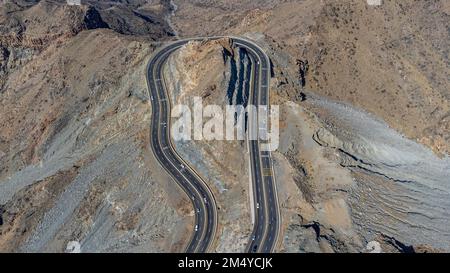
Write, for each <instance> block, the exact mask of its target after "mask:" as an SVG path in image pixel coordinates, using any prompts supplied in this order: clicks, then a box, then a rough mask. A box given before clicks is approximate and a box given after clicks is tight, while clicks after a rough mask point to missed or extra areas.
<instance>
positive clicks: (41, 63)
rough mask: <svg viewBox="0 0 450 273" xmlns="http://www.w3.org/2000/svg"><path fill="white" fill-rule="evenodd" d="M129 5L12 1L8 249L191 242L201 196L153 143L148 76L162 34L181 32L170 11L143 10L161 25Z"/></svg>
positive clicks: (4, 161)
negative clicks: (162, 163) (169, 21)
mask: <svg viewBox="0 0 450 273" xmlns="http://www.w3.org/2000/svg"><path fill="white" fill-rule="evenodd" d="M59 2H64V1H59ZM93 2H94V1H93ZM95 2H97V1H95ZM97 4H99V3H97ZM122 6H123V9H124V10H122ZM122 6H119V7H116V8H115V12H116V13H111V15H110V16H109V14H107V15H105V14H104V13H103V12H104V11H103V9H109V7H102V6H101V5H82V6H79V7H78V6H67V5H65V4H64V3H58V1H34V2H33V1H7V2H6V3H3V2H2V4H1V5H0V11H1V27H0V30H1V32H2V35H1V38H2V40H1V52H2V53H3V54H2V59H1V61H0V67H1V71H2V72H1V79H2V82H1V83H2V85H1V88H0V105H1V107H0V126H1V128H0V220H1V221H0V234H1V236H0V251H33V252H34V251H51V252H54V251H56V252H63V251H65V249H66V246H67V244H68V242H70V241H76V242H79V243H80V244H81V245H82V251H88V252H91V251H93V252H98V251H108V252H115V251H151V252H155V251H156V252H166V251H180V250H181V249H182V247H183V245H184V244H185V240H187V239H188V237H187V234H189V232H188V231H189V230H191V229H192V227H191V225H192V221H193V220H192V217H191V216H190V210H191V208H190V204H189V202H188V200H187V199H186V197H185V196H184V195H182V192H181V191H180V190H179V189H178V188H176V187H174V186H173V183H172V181H171V180H170V178H169V177H167V176H166V175H165V172H164V171H163V170H162V169H161V168H160V167H159V165H158V163H157V162H156V160H155V159H154V158H153V157H152V156H151V154H150V153H149V146H148V145H149V133H148V130H149V128H148V124H149V122H150V109H149V106H148V103H147V89H146V83H145V78H144V72H145V67H146V64H147V61H148V59H149V57H150V55H151V54H152V51H153V49H154V48H155V45H154V44H153V43H152V40H158V41H162V40H164V39H167V38H168V37H170V36H171V33H170V31H167V29H166V25H165V23H164V22H165V20H164V16H163V13H164V8H163V5H155V6H152V5H147V6H146V7H142V6H139V7H137V8H136V9H142V13H143V14H144V10H145V11H147V13H145V14H147V16H150V14H154V15H152V16H155V19H154V21H152V20H144V19H143V18H142V17H141V16H140V15H138V14H134V13H130V11H132V10H133V9H132V7H129V6H126V5H122ZM136 12H137V11H136ZM131 14H134V15H133V16H132V15H131ZM50 15H52V16H50ZM117 16H121V17H120V19H119V17H117ZM127 16H128V17H129V18H127ZM124 18H127V19H126V20H129V22H131V23H130V24H131V25H133V26H135V24H136V22H143V24H144V25H146V28H143V27H138V29H139V31H141V32H142V31H145V32H142V33H143V34H145V35H142V36H140V35H138V34H136V35H134V34H132V33H133V31H134V30H133V28H132V27H128V28H127V27H125V26H126V21H124ZM156 18H159V19H156ZM117 21H123V23H122V24H120V26H121V27H122V28H120V29H116V27H115V26H114V24H113V23H114V22H117ZM121 33H124V34H129V35H128V36H125V35H123V34H121ZM167 227H170V228H167Z"/></svg>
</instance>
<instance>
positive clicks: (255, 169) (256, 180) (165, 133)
mask: <svg viewBox="0 0 450 273" xmlns="http://www.w3.org/2000/svg"><path fill="white" fill-rule="evenodd" d="M216 38H219V37H211V38H194V39H187V40H180V41H177V42H174V43H171V44H169V45H167V46H165V47H164V48H162V49H160V50H159V51H157V52H156V53H155V54H154V56H153V57H152V58H151V60H150V62H149V64H148V67H147V84H148V90H149V97H150V102H151V105H152V122H151V132H150V136H151V137H150V139H151V147H152V151H153V154H154V155H155V157H156V158H157V160H158V161H159V163H160V164H161V166H162V167H163V168H164V169H165V170H166V171H167V172H168V173H169V174H170V175H171V176H172V178H173V179H174V180H175V181H176V183H177V184H178V185H179V186H180V187H181V188H182V189H183V190H184V192H185V193H186V194H187V195H188V196H189V198H190V200H191V202H192V204H193V206H194V210H195V228H194V231H193V235H192V236H191V239H190V242H189V244H188V245H187V247H186V249H185V251H186V252H206V251H208V250H209V248H210V247H211V245H212V243H213V241H214V237H215V233H216V229H217V207H216V203H215V200H214V196H213V194H212V192H211V190H210V189H209V187H208V185H207V184H206V183H205V181H204V180H202V178H201V177H200V175H198V174H197V173H196V172H195V170H194V169H192V168H191V167H190V166H189V164H187V163H186V162H184V161H183V159H182V158H181V157H180V156H179V155H178V154H177V152H176V151H175V149H174V147H173V145H172V142H171V139H170V128H169V127H170V107H171V104H170V98H169V96H168V94H167V90H166V88H165V86H164V79H163V76H162V67H163V65H164V64H165V61H166V60H167V58H168V57H169V56H170V54H171V53H173V52H174V51H175V50H177V49H178V48H180V47H181V46H183V45H184V44H186V43H187V42H189V41H190V40H203V39H216ZM232 40H233V42H234V44H235V45H236V46H238V47H241V48H244V49H245V50H246V51H247V53H248V54H249V57H250V59H251V62H252V66H251V67H252V68H253V70H252V78H251V79H249V80H250V82H251V84H250V102H249V104H253V105H256V106H258V105H268V103H269V80H270V61H269V59H268V57H267V55H266V54H265V53H264V52H263V51H262V50H261V49H260V48H259V47H258V46H257V45H256V44H254V43H253V42H250V41H248V40H244V39H241V38H234V37H233V38H232ZM249 122H253V121H251V120H249ZM261 142H262V141H261V140H249V143H248V144H249V150H250V151H249V152H250V163H251V174H252V187H253V201H254V204H253V205H254V211H255V214H254V215H255V218H254V228H253V232H252V234H251V237H250V239H249V243H248V246H247V251H248V252H272V251H273V250H274V247H275V245H276V241H277V238H278V233H279V226H280V213H279V207H278V199H277V193H276V183H275V178H274V175H273V165H272V159H271V154H270V152H266V151H260V145H261Z"/></svg>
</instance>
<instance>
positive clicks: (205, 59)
mask: <svg viewBox="0 0 450 273" xmlns="http://www.w3.org/2000/svg"><path fill="white" fill-rule="evenodd" d="M449 16H450V5H449V3H448V1H445V0H436V1H426V0H420V1H414V0H405V1H382V5H380V6H369V5H367V2H366V1H364V0H329V1H316V0H303V1H297V0H264V1H252V0H244V1H236V0H228V1H222V0H214V1H200V0H189V1H181V0H174V1H168V0H160V1H158V0H154V1H153V0H152V1H147V0H117V1H108V0H99V1H94V0H92V1H90V0H86V1H83V0H82V5H81V6H69V5H66V1H65V0H64V1H63V0H41V1H39V0H6V1H2V2H1V3H0V34H1V35H0V252H9V251H13V252H36V251H46V252H64V251H70V250H71V246H73V245H79V246H80V247H81V251H82V252H119V251H124V252H169V251H172V252H173V251H181V250H182V249H183V246H184V245H185V244H186V242H187V240H188V239H189V235H190V234H191V231H192V230H193V223H194V219H193V213H194V212H193V209H192V207H191V204H190V202H189V200H188V198H187V197H186V196H185V194H184V193H183V192H182V191H181V190H180V188H179V187H177V186H176V185H175V184H174V183H173V181H172V180H171V178H170V177H169V176H168V175H167V174H166V172H165V171H164V170H163V169H162V168H161V167H160V166H159V164H158V162H157V161H156V160H155V158H154V157H153V156H152V154H151V152H150V147H149V126H148V124H149V122H150V120H151V109H150V106H149V103H148V95H147V86H146V82H145V68H146V65H147V61H148V60H149V58H150V56H151V54H152V53H153V52H154V50H155V49H156V48H158V47H160V46H161V45H162V44H163V43H165V42H167V41H169V40H174V39H176V38H184V37H192V36H208V35H238V36H243V37H246V38H248V39H251V40H254V41H255V42H257V43H258V44H259V45H260V46H261V47H262V48H263V49H264V50H265V51H266V52H267V54H268V55H269V57H270V59H271V63H272V79H271V97H270V99H271V103H272V104H277V105H280V110H281V115H280V147H279V149H278V150H277V151H276V152H274V153H273V156H274V159H275V175H276V178H277V183H278V197H279V202H280V210H281V214H282V230H281V236H280V238H279V240H278V241H279V244H278V245H277V247H276V250H277V251H279V252H367V251H370V246H371V245H372V246H373V244H374V243H375V244H377V245H379V246H380V247H381V250H382V251H384V252H430V251H442V250H444V251H449V250H450V249H449V245H450V244H449V242H450V229H449V228H448V227H449V226H450V225H449V224H450V223H449V221H450V215H449V213H448V211H449V208H450V203H449V201H448V200H450V183H449V180H448V177H449V175H450V159H449V154H450V146H449V143H450V133H449V132H450V117H449V115H450V112H449V111H450V93H449V87H450V86H449V84H450V83H449V78H450V77H449V74H450V69H449V67H450V66H449V59H448V49H449V48H450V46H449V41H450V39H449V31H448V30H449V23H448V22H449V21H450V20H449ZM248 71H249V63H248V57H247V56H246V54H245V52H242V51H240V50H238V49H237V48H235V47H234V46H233V45H232V43H230V41H229V40H228V39H221V40H218V41H206V42H192V43H189V44H188V45H186V46H184V47H183V48H182V49H180V50H179V51H178V52H176V53H175V54H174V55H173V56H171V57H170V58H169V60H168V63H167V65H166V67H165V71H164V74H165V77H166V79H167V83H168V89H169V92H170V95H171V97H172V98H173V99H174V102H175V103H187V104H189V103H190V102H191V99H192V97H193V96H200V97H202V98H203V100H204V103H205V104H209V103H212V104H217V105H220V106H223V105H227V104H230V103H232V104H235V103H242V102H245V99H246V96H245V94H243V93H239V92H236V86H237V85H238V84H237V83H239V82H242V80H243V79H242V75H243V74H242V73H247V72H248ZM176 147H177V149H178V152H179V153H180V154H181V155H182V156H183V157H184V158H185V159H186V160H187V161H188V162H189V163H190V164H191V165H192V166H193V167H195V168H196V169H197V170H198V172H199V173H200V174H201V175H202V176H204V177H205V178H207V179H206V181H208V182H209V183H210V185H209V186H210V187H211V189H212V191H213V192H214V194H215V197H216V200H217V203H218V207H219V209H220V210H219V212H218V215H219V226H218V233H217V237H216V241H215V243H214V248H213V249H212V251H217V252H225V251H231V252H241V251H243V249H244V247H245V243H246V242H247V240H248V239H249V236H250V233H251V228H252V227H251V210H250V200H249V185H250V184H249V183H250V180H249V177H248V173H249V171H248V161H247V158H248V155H247V153H246V147H245V142H215V141H191V142H177V143H176ZM368 247H369V248H368ZM67 248H69V249H67Z"/></svg>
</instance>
